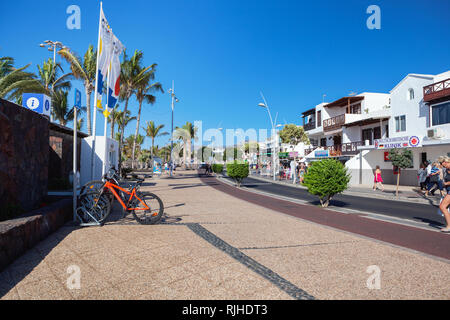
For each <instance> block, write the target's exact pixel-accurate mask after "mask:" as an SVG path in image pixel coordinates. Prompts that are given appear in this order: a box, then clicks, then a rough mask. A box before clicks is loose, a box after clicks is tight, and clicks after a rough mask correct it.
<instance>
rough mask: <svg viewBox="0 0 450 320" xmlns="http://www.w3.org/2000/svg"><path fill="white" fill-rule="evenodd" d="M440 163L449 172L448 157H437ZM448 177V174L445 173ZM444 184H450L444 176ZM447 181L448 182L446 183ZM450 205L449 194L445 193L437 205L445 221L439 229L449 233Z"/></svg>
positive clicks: (449, 162)
mask: <svg viewBox="0 0 450 320" xmlns="http://www.w3.org/2000/svg"><path fill="white" fill-rule="evenodd" d="M439 162H440V165H442V167H444V168H445V169H446V171H447V173H448V172H449V169H450V157H447V156H444V157H440V158H439ZM446 177H448V174H447V175H446ZM445 180H446V182H445V185H446V186H450V179H449V178H445ZM447 183H448V184H447ZM449 206H450V194H447V195H446V196H445V198H444V199H442V201H441V204H440V205H439V209H440V210H441V212H442V214H443V215H444V218H445V221H446V223H447V226H446V227H445V228H442V229H441V232H445V233H450V212H449V210H448V208H449Z"/></svg>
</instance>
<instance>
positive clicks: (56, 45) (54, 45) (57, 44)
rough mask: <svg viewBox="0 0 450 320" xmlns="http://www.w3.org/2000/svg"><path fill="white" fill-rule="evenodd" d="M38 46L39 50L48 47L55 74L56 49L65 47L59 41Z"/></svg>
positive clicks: (46, 41) (47, 41)
mask: <svg viewBox="0 0 450 320" xmlns="http://www.w3.org/2000/svg"><path fill="white" fill-rule="evenodd" d="M39 46H40V47H41V48H45V47H48V51H53V72H54V73H55V74H56V48H58V49H64V48H66V47H65V46H63V44H62V43H61V42H59V41H51V40H45V41H44V43H41V44H40V45H39ZM50 121H51V122H53V113H52V112H50Z"/></svg>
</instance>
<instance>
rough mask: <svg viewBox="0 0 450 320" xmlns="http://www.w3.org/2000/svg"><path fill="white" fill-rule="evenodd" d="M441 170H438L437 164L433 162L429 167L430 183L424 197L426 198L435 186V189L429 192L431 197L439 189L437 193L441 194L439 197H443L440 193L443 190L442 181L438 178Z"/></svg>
mask: <svg viewBox="0 0 450 320" xmlns="http://www.w3.org/2000/svg"><path fill="white" fill-rule="evenodd" d="M440 175H441V170H440V169H439V164H438V163H437V162H433V164H432V165H431V170H430V174H429V178H430V182H429V183H428V185H427V190H426V191H425V197H428V194H429V193H430V190H431V189H432V188H433V187H434V186H437V188H436V189H434V190H433V191H431V195H434V192H435V191H436V190H437V189H439V192H440V194H441V197H442V196H443V194H442V191H443V189H444V186H443V181H442V180H441V178H440Z"/></svg>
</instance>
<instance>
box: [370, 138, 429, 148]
mask: <svg viewBox="0 0 450 320" xmlns="http://www.w3.org/2000/svg"><path fill="white" fill-rule="evenodd" d="M421 146H422V144H421V141H420V138H419V137H417V136H408V137H398V138H388V139H376V140H375V149H398V148H415V147H421Z"/></svg>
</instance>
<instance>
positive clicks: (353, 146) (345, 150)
mask: <svg viewBox="0 0 450 320" xmlns="http://www.w3.org/2000/svg"><path fill="white" fill-rule="evenodd" d="M362 145H363V142H362V141H357V142H350V143H343V144H342V154H343V155H354V154H358V152H359V151H358V147H359V146H362Z"/></svg>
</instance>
